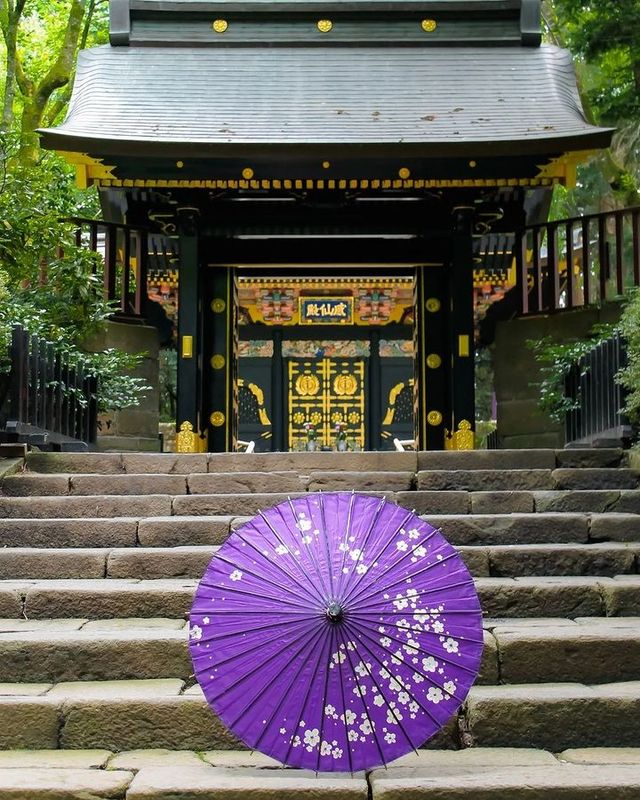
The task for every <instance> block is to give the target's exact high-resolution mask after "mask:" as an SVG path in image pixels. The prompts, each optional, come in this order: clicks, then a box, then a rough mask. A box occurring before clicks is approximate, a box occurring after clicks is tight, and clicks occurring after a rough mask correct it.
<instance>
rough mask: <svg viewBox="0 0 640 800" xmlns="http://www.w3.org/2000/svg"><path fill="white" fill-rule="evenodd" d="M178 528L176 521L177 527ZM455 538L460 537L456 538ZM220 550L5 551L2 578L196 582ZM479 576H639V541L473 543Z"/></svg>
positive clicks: (465, 553)
mask: <svg viewBox="0 0 640 800" xmlns="http://www.w3.org/2000/svg"><path fill="white" fill-rule="evenodd" d="M173 525H174V527H175V526H176V523H175V520H174V523H173ZM452 538H458V537H456V536H454V537H452ZM217 549H218V548H217V547H216V546H211V545H193V546H191V545H189V546H184V545H180V546H176V547H124V548H109V547H102V548H72V547H67V548H46V547H42V548H34V547H5V548H2V549H0V580H22V579H24V580H50V579H63V578H79V579H86V578H135V579H139V580H162V579H164V578H196V579H199V578H201V577H202V575H203V574H204V571H205V569H206V568H207V565H208V564H209V561H210V560H211V558H212V557H213V555H214V554H215V552H216V551H217ZM458 550H459V552H460V555H461V556H462V558H463V560H464V562H465V563H466V565H467V567H468V568H469V571H470V572H471V573H472V574H473V575H474V576H476V577H480V578H484V577H486V578H488V577H496V578H510V577H525V576H534V575H540V576H544V575H546V576H554V577H559V576H564V575H574V576H580V575H583V576H589V575H591V576H601V577H614V576H616V575H624V574H637V573H638V571H639V570H638V566H639V565H638V561H639V559H640V543H639V542H600V543H591V544H573V543H570V544H528V545H527V544H525V545H517V544H512V545H487V546H483V545H469V546H464V545H463V546H460V547H458Z"/></svg>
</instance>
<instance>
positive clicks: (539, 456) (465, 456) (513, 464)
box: [418, 450, 556, 472]
mask: <svg viewBox="0 0 640 800" xmlns="http://www.w3.org/2000/svg"><path fill="white" fill-rule="evenodd" d="M555 466H556V454H555V452H554V451H553V450H457V451H456V450H449V451H438V450H431V451H424V452H420V453H418V470H419V471H421V472H422V471H424V470H452V469H463V470H468V469H491V470H498V469H505V470H512V469H554V468H555Z"/></svg>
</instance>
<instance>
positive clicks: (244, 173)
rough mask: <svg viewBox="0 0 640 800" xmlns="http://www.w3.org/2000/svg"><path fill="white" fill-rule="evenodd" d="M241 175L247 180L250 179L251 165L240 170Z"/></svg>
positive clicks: (251, 176)
mask: <svg viewBox="0 0 640 800" xmlns="http://www.w3.org/2000/svg"><path fill="white" fill-rule="evenodd" d="M242 177H243V178H244V179H245V180H248V181H249V180H251V178H253V170H252V169H251V167H245V168H244V169H243V170H242Z"/></svg>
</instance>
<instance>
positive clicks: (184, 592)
mask: <svg viewBox="0 0 640 800" xmlns="http://www.w3.org/2000/svg"><path fill="white" fill-rule="evenodd" d="M196 583H197V581H193V580H187V579H184V580H181V579H175V580H164V581H140V582H135V581H127V580H115V579H102V580H99V581H78V580H77V581H41V582H39V583H37V584H35V585H33V586H31V587H30V588H29V589H28V591H27V601H26V608H27V614H28V616H30V617H40V618H45V617H46V618H48V617H51V616H56V617H87V618H89V619H108V618H111V617H145V616H146V617H159V616H171V617H179V618H181V617H183V616H184V615H185V614H187V613H188V611H189V609H190V608H191V602H192V599H193V594H194V592H195V587H196ZM582 616H585V614H583V615H582Z"/></svg>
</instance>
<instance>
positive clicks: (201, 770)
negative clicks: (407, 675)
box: [127, 765, 368, 800]
mask: <svg viewBox="0 0 640 800" xmlns="http://www.w3.org/2000/svg"><path fill="white" fill-rule="evenodd" d="M367 796H368V787H367V781H366V779H365V778H364V776H360V777H359V776H354V777H350V776H348V775H338V774H331V773H323V774H322V775H318V776H316V775H315V774H314V773H313V772H302V771H300V770H293V769H272V770H264V769H263V770H254V769H251V768H244V769H225V768H224V767H208V766H204V765H203V766H200V767H185V768H183V769H180V770H176V769H174V768H171V767H155V768H149V769H143V770H141V771H140V772H139V773H138V774H137V775H136V777H135V778H134V780H133V783H132V784H131V788H130V789H129V791H128V792H127V800H164V799H165V798H166V800H169V798H170V800H205V798H212V797H215V798H216V800H218V798H219V800H247V799H248V798H254V797H255V798H256V800H258V798H259V800H266V798H274V800H275V798H289V799H290V800H304V798H307V797H308V798H309V800H366V798H367Z"/></svg>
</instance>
